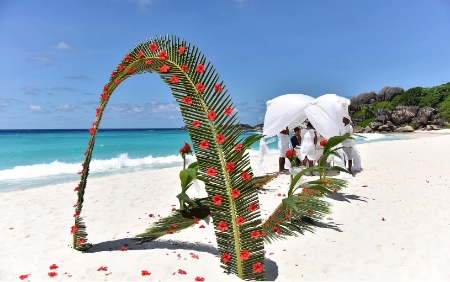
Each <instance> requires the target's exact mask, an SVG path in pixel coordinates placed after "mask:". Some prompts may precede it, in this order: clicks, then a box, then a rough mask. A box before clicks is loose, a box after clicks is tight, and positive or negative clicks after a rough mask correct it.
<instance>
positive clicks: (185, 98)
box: [181, 96, 193, 105]
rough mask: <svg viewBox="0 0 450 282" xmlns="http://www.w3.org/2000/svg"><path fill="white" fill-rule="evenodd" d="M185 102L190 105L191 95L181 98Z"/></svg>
mask: <svg viewBox="0 0 450 282" xmlns="http://www.w3.org/2000/svg"><path fill="white" fill-rule="evenodd" d="M181 100H182V101H183V102H184V103H185V104H187V105H192V102H193V100H192V98H191V97H189V96H186V97H184V98H183V99H181Z"/></svg>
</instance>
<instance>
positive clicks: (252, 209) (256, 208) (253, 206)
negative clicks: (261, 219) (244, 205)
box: [248, 204, 258, 211]
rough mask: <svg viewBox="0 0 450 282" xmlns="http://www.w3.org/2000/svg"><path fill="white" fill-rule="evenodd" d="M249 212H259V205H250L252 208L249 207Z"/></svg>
mask: <svg viewBox="0 0 450 282" xmlns="http://www.w3.org/2000/svg"><path fill="white" fill-rule="evenodd" d="M248 210H249V211H257V210H258V205H257V204H250V206H248Z"/></svg>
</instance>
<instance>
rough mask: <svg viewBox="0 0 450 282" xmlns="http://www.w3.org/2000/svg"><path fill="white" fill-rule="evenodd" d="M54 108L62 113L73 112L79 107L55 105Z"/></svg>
mask: <svg viewBox="0 0 450 282" xmlns="http://www.w3.org/2000/svg"><path fill="white" fill-rule="evenodd" d="M53 108H54V109H55V110H57V111H61V112H70V111H73V110H74V109H77V108H78V106H76V105H68V104H65V105H55V106H53Z"/></svg>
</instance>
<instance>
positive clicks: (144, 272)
mask: <svg viewBox="0 0 450 282" xmlns="http://www.w3.org/2000/svg"><path fill="white" fill-rule="evenodd" d="M150 274H151V273H150V272H148V271H147V270H142V276H148V275H150Z"/></svg>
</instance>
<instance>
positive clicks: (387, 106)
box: [374, 95, 398, 112]
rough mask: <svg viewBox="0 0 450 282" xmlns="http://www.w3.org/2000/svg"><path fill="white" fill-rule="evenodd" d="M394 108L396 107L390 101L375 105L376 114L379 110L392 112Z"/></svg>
mask: <svg viewBox="0 0 450 282" xmlns="http://www.w3.org/2000/svg"><path fill="white" fill-rule="evenodd" d="M397 96H398V95H397ZM394 108H395V107H394V105H393V104H392V103H391V102H389V101H382V102H378V103H376V104H375V105H374V110H375V112H377V111H378V110H379V109H387V110H390V111H392V110H393V109H394Z"/></svg>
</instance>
